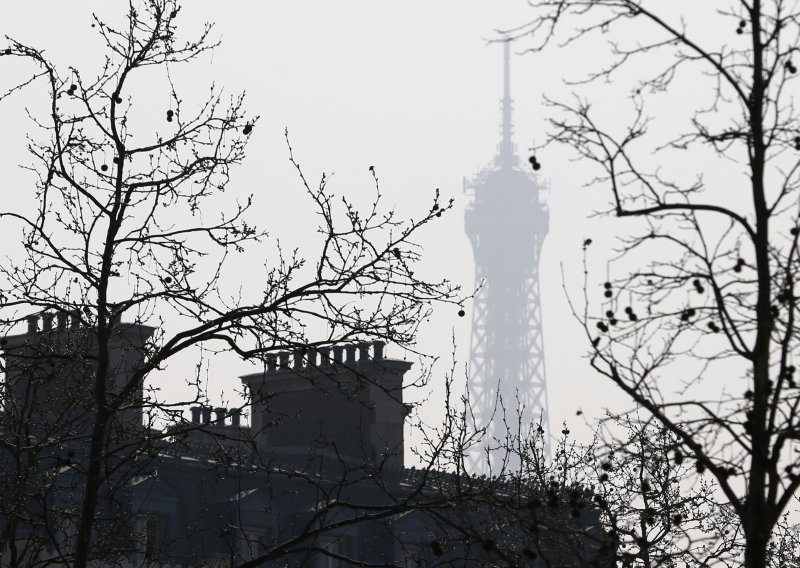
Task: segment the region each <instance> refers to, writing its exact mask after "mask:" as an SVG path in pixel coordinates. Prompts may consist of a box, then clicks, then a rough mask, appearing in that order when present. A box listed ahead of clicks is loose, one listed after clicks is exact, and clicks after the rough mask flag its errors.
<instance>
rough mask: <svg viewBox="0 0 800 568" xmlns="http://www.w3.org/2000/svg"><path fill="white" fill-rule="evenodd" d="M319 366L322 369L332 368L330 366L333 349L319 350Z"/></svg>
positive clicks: (322, 348)
mask: <svg viewBox="0 0 800 568" xmlns="http://www.w3.org/2000/svg"><path fill="white" fill-rule="evenodd" d="M319 365H320V367H330V365H331V348H330V347H320V348H319Z"/></svg>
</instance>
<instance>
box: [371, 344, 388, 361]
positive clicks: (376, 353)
mask: <svg viewBox="0 0 800 568" xmlns="http://www.w3.org/2000/svg"><path fill="white" fill-rule="evenodd" d="M385 346H386V342H385V341H373V342H372V353H373V355H372V356H373V358H374V359H375V360H376V361H378V360H379V359H383V348H384V347H385Z"/></svg>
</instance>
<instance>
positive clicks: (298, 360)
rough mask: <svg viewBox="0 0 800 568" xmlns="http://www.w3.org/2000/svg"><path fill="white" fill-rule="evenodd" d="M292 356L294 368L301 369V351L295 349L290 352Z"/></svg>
mask: <svg viewBox="0 0 800 568" xmlns="http://www.w3.org/2000/svg"><path fill="white" fill-rule="evenodd" d="M292 356H293V358H294V368H295V369H302V368H303V351H302V350H300V349H297V350H296V351H294V352H293V353H292Z"/></svg>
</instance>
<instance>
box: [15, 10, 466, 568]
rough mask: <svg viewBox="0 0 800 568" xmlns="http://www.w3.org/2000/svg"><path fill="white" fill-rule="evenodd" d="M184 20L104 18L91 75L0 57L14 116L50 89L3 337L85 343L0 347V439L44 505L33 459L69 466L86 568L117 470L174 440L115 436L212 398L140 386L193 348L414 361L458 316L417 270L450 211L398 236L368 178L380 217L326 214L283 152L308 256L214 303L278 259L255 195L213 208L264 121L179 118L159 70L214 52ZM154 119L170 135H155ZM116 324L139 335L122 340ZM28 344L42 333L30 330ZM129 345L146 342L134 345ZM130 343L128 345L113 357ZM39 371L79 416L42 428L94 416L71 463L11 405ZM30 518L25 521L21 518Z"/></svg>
mask: <svg viewBox="0 0 800 568" xmlns="http://www.w3.org/2000/svg"><path fill="white" fill-rule="evenodd" d="M179 19H180V7H179V6H178V5H177V4H176V3H175V2H174V1H172V0H148V1H147V2H145V3H144V5H143V7H142V8H141V9H139V8H135V7H134V3H133V2H131V3H130V4H129V6H128V13H127V18H126V19H125V21H124V23H123V24H122V25H121V26H120V27H116V26H113V25H109V24H107V23H105V22H103V21H101V20H100V19H99V18H97V17H95V18H94V24H93V27H94V28H95V30H96V31H97V33H98V34H99V36H100V41H101V43H102V45H103V47H104V49H105V53H106V59H105V63H104V65H103V66H102V67H101V68H100V69H99V70H98V71H97V72H95V73H94V74H92V73H89V74H87V73H86V72H82V71H81V70H79V69H74V68H68V69H59V68H58V67H57V66H56V65H55V64H53V63H52V62H51V61H50V60H48V58H47V57H46V56H45V54H44V53H43V52H42V51H40V50H38V49H36V48H34V47H30V46H27V45H23V44H22V43H19V42H17V41H15V40H13V39H11V38H8V44H7V47H5V48H4V49H2V50H0V56H2V58H3V59H23V60H25V61H29V62H30V63H32V64H33V65H34V66H35V72H34V74H33V75H32V76H31V77H30V78H29V79H28V80H26V81H24V82H23V83H21V84H17V85H5V86H4V89H3V90H4V92H6V93H7V94H6V95H5V97H8V96H14V95H15V94H17V93H18V92H20V91H23V92H24V90H25V89H34V88H37V87H38V86H40V85H41V86H43V87H44V88H45V90H46V92H47V95H48V100H49V103H48V107H47V108H46V109H35V108H33V109H29V114H30V115H31V116H32V117H33V121H34V124H35V127H36V129H37V133H36V135H35V136H31V138H30V140H29V142H28V148H29V150H30V152H31V154H32V156H33V158H34V163H33V165H31V166H30V167H31V169H32V171H34V172H35V173H36V175H37V176H38V183H37V185H36V188H35V193H34V194H33V197H34V198H35V199H32V200H31V201H32V202H34V203H35V206H34V208H33V209H31V210H26V209H20V210H12V209H7V210H5V211H2V212H0V218H2V223H3V224H4V226H5V227H12V226H13V227H14V228H15V229H14V230H17V231H19V234H21V235H22V239H21V246H20V248H19V249H17V250H11V249H12V246H11V244H9V248H8V250H7V251H6V252H5V255H6V257H7V258H8V259H10V261H9V262H4V263H3V264H2V266H0V274H2V282H0V299H2V306H0V310H1V311H2V316H0V317H1V318H2V322H3V325H4V326H5V330H4V331H5V334H10V333H14V332H16V330H17V329H18V328H16V327H15V326H16V325H17V324H18V323H20V322H21V321H22V320H23V319H24V318H25V317H28V316H38V315H41V314H45V315H44V319H43V320H41V321H43V322H44V323H43V326H44V329H43V330H42V331H44V332H53V333H57V332H59V330H63V329H64V328H65V326H67V325H69V326H72V327H74V328H75V329H78V328H79V329H80V330H81V331H80V338H81V339H80V344H79V345H70V346H68V348H65V347H64V346H63V345H61V346H59V347H57V348H56V347H55V345H56V344H55V343H52V342H51V343H48V342H40V343H37V344H36V346H34V347H32V346H31V344H30V343H29V342H28V343H26V342H22V341H17V342H16V343H15V341H16V340H14V339H11V338H9V339H8V340H7V341H6V347H7V353H10V354H11V355H10V356H9V357H10V359H9V357H7V361H6V364H7V368H6V369H5V375H6V380H5V383H4V389H5V395H6V396H5V398H4V401H5V403H4V404H5V405H6V410H13V411H14V412H16V414H13V413H12V414H7V416H12V417H13V419H12V427H11V431H12V432H14V433H16V436H10V437H8V436H7V437H6V438H4V442H3V450H4V452H6V455H7V456H10V457H9V459H11V460H12V461H16V467H17V469H16V470H15V471H16V472H17V473H20V474H21V473H23V472H26V471H27V470H26V469H25V468H26V467H28V466H30V467H29V469H33V470H37V471H35V472H34V473H33V474H31V476H28V477H25V476H22V477H20V478H15V479H29V480H31V483H34V484H35V489H36V490H39V489H42V488H44V487H55V486H54V485H52V484H51V485H47V483H48V480H47V479H45V478H43V477H42V476H43V475H44V474H43V473H42V471H43V470H42V468H44V471H45V472H46V471H50V469H48V468H49V466H48V467H44V465H43V461H42V460H43V459H44V458H42V457H41V456H42V455H48V456H54V455H55V456H57V458H58V459H62V457H63V459H67V458H68V459H69V460H72V461H73V462H74V464H73V465H74V471H75V472H76V474H75V477H74V478H73V479H72V482H71V483H74V484H76V485H77V490H76V493H75V494H76V495H79V500H78V502H77V503H76V509H75V510H73V511H70V512H69V514H70V515H71V522H72V523H73V525H74V535H73V536H72V542H73V545H74V546H73V549H72V550H73V551H74V554H73V553H72V552H70V556H69V562H70V564H71V565H73V566H77V567H84V566H86V565H87V563H88V562H89V560H90V559H91V558H92V557H93V555H94V554H95V553H96V552H97V551H98V550H99V548H98V547H97V545H98V542H97V539H96V538H95V537H93V534H97V529H98V526H100V525H101V524H102V522H103V520H104V516H105V515H106V514H110V513H109V512H107V511H101V502H102V497H103V495H104V494H105V493H107V492H113V491H115V490H116V489H118V484H117V481H118V480H119V476H120V475H123V473H120V471H122V470H123V469H124V468H122V466H121V465H120V464H122V463H127V464H130V463H133V462H134V461H135V460H131V459H127V460H126V457H128V458H130V457H131V456H134V455H136V456H141V455H148V453H149V454H151V455H157V454H158V452H159V451H160V450H159V447H160V444H163V443H166V442H167V441H169V440H171V439H172V437H173V436H172V434H170V430H169V428H167V429H166V430H163V431H160V430H159V431H157V430H155V429H151V430H148V431H147V432H148V434H147V435H146V436H144V437H133V438H131V437H128V438H124V436H123V437H122V438H120V437H119V436H116V434H115V432H116V431H117V423H118V422H119V421H120V417H121V416H123V415H127V413H133V414H132V415H133V416H134V419H138V420H140V421H141V420H142V419H145V420H146V421H149V423H150V424H158V423H161V424H164V423H166V424H167V425H170V424H171V423H174V422H175V411H176V409H180V408H182V407H185V406H186V405H187V404H188V403H192V402H195V401H197V400H201V399H202V398H203V397H204V393H203V391H202V389H201V387H200V383H199V381H198V382H197V390H198V392H197V396H196V397H195V398H193V399H191V400H182V401H163V400H159V397H158V396H157V393H156V392H155V391H151V390H149V388H148V383H147V378H148V376H149V375H150V374H151V373H153V372H154V371H157V370H159V369H160V368H161V367H162V366H163V365H164V364H165V363H166V362H167V361H169V360H170V359H171V358H173V357H174V356H175V355H177V354H179V353H182V352H185V351H187V350H190V349H198V353H201V351H200V350H199V348H202V349H205V350H223V351H231V352H233V353H235V354H237V355H239V356H241V357H244V358H251V359H252V358H256V359H258V358H262V359H264V360H266V358H267V355H268V354H269V353H271V352H274V351H277V350H280V349H284V348H287V347H289V348H301V347H302V348H306V349H313V348H316V347H324V346H326V345H330V344H332V343H335V342H337V341H348V340H355V339H359V340H367V339H382V340H387V341H391V342H394V343H397V344H400V345H403V346H407V347H411V348H412V349H413V344H414V338H415V333H416V330H417V326H418V324H419V322H420V321H423V320H424V315H425V314H426V313H427V311H428V310H429V309H430V306H431V303H433V302H441V301H444V302H457V301H458V298H457V297H456V295H455V293H456V289H455V288H454V287H453V286H452V285H450V284H449V283H448V282H447V281H441V282H437V283H432V282H427V281H425V280H422V279H420V278H419V277H418V276H416V275H415V272H414V268H415V264H416V263H417V261H418V260H419V259H420V254H421V249H420V247H419V245H418V244H416V243H415V241H414V239H415V238H416V235H417V232H418V231H419V229H421V228H422V227H423V226H424V225H426V224H427V223H429V222H431V221H435V220H436V218H437V217H440V216H441V215H442V213H443V212H446V211H447V210H448V209H449V207H450V205H449V204H447V203H444V204H442V203H440V201H439V197H438V195H436V196H432V201H431V204H430V206H429V207H427V208H426V209H425V210H424V211H421V212H420V215H419V216H418V217H417V218H416V219H415V220H402V219H398V218H397V217H396V216H395V214H394V213H393V212H392V211H387V210H385V209H383V208H382V206H381V203H380V201H381V194H380V190H379V186H378V180H377V176H375V174H374V171H373V177H374V182H375V199H374V203H373V204H372V205H371V206H369V207H368V208H366V209H360V208H359V207H357V206H356V205H355V204H352V203H350V202H348V201H346V200H344V199H341V200H340V199H339V198H337V197H335V196H334V195H333V194H332V193H331V191H330V190H329V188H328V186H327V181H328V180H327V178H326V177H325V176H323V178H322V179H321V181H320V182H319V184H318V185H315V184H312V183H309V182H308V181H307V180H306V178H305V177H304V176H303V174H302V171H301V170H300V166H299V165H298V164H297V163H296V162H295V159H294V157H293V156H292V155H291V147H290V148H289V151H290V156H291V160H292V163H293V164H294V165H295V166H296V167H297V170H298V173H299V176H300V183H301V185H302V187H303V188H304V189H305V191H306V193H307V194H308V197H309V199H310V201H311V202H312V203H313V204H314V206H315V207H316V213H317V215H318V219H319V234H318V237H319V238H318V243H319V244H318V247H317V248H316V250H313V251H311V250H307V251H303V253H302V254H299V253H293V254H290V255H284V254H278V255H277V256H272V257H269V258H270V260H268V262H267V264H266V265H265V266H264V267H263V270H262V272H261V274H260V275H258V276H255V275H254V277H253V278H252V279H251V280H252V281H253V283H254V284H257V285H255V286H254V287H252V288H251V289H248V288H247V287H246V286H245V287H244V289H242V290H240V291H228V290H226V289H224V287H223V285H222V281H223V280H224V276H225V271H226V269H227V267H228V266H229V263H230V259H231V258H232V257H237V256H238V257H241V256H242V255H245V254H249V255H251V256H248V257H246V258H252V255H254V254H259V252H260V253H261V255H262V256H261V257H262V258H263V257H264V256H267V255H268V254H269V253H264V248H263V247H262V248H259V246H260V244H261V243H265V242H266V240H267V234H266V231H265V230H264V229H263V228H259V227H258V226H256V225H255V224H254V223H252V222H251V220H250V218H249V216H248V215H249V213H250V209H251V204H252V198H251V197H250V196H247V195H245V196H239V197H235V196H231V197H229V198H227V199H226V200H225V202H224V203H225V204H226V207H223V208H220V203H222V201H221V200H220V199H221V197H222V196H223V193H222V192H223V191H225V190H226V187H227V186H228V182H229V179H230V172H231V169H232V168H233V167H234V166H236V165H238V164H240V163H241V162H242V161H243V159H244V157H245V148H246V144H247V140H248V137H249V136H250V135H251V133H252V132H253V130H254V128H255V124H256V121H257V117H256V116H248V114H247V113H246V111H245V109H244V96H243V95H238V96H233V97H228V96H226V95H224V94H223V93H222V92H221V90H219V89H218V88H216V87H212V89H211V91H210V94H209V95H208V97H207V98H206V99H204V100H199V101H193V102H191V103H190V102H187V100H186V98H185V97H184V95H183V94H182V93H181V88H180V85H179V82H173V80H172V79H171V75H170V73H169V69H170V68H171V67H172V66H175V65H182V64H185V63H189V62H191V61H192V60H194V59H196V58H197V57H198V55H200V54H202V53H204V52H206V51H208V50H211V49H213V48H214V47H216V43H215V42H214V41H213V40H211V39H210V34H211V26H210V25H207V26H206V27H205V29H204V30H203V31H202V33H201V34H200V35H199V37H196V38H194V39H192V40H190V41H186V42H183V41H182V40H180V39H179V37H178V35H177V31H176V22H177V21H178V20H179ZM155 76H158V78H157V79H154V77H155ZM153 81H161V85H162V87H163V88H164V89H165V90H166V91H167V92H168V94H169V100H170V104H169V107H168V108H163V109H153V108H152V106H151V105H150V104H149V103H148V102H147V100H148V91H149V89H151V88H152V85H154V84H155V83H154V82H153ZM140 101H145V102H140ZM151 114H152V115H153V116H156V115H158V116H161V120H162V121H163V122H161V123H160V124H159V125H158V126H155V127H152V128H148V124H150V123H149V122H148V120H149V119H151V118H153V117H152V116H149V115H151ZM142 117H145V118H146V119H147V120H143V119H142ZM137 121H138V122H137ZM37 140H44V141H43V142H41V143H39V142H37ZM287 142H288V137H287ZM230 189H231V188H228V190H230ZM278 251H279V249H278ZM48 314H49V315H48ZM123 319H125V321H132V322H134V324H123V323H121V322H122V320H123ZM155 319H161V320H163V321H166V322H168V323H167V326H166V328H165V329H163V330H162V329H159V330H156V329H153V328H145V327H142V326H141V325H140V324H143V323H146V322H149V321H151V320H155ZM54 322H55V323H54ZM320 322H321V323H323V324H325V326H326V327H327V329H328V335H327V336H326V337H323V338H321V340H320V341H317V342H312V341H310V340H309V339H308V338H307V337H306V336H305V334H304V330H305V329H306V326H307V325H309V324H312V323H315V324H318V323H320ZM29 325H30V326H32V327H31V331H32V332H36V331H37V328H36V326H37V323H36V320H35V319H32V320H30V323H29ZM132 329H137V330H140V332H139V333H140V335H139V336H138V337H136V338H127V339H125V338H126V337H127V336H126V335H125V334H126V333H128V332H129V331H130V330H132ZM143 329H144V330H145V331H141V330H143ZM121 338H122V339H121ZM123 340H124V341H127V342H128V343H127V344H125V345H123V346H122V347H121V346H120V345H121V344H120V341H123ZM59 345H60V344H59ZM134 346H135V347H136V348H137V349H138V352H139V353H140V355H141V356H140V357H139V358H138V359H137V360H135V361H132V360H128V363H125V365H129V366H128V367H125V369H126V372H125V373H122V372H120V369H121V368H120V364H121V363H120V353H121V352H126V350H127V351H129V350H131V349H133V347H134ZM14 349H16V350H17V351H14ZM198 356H200V355H198ZM122 359H124V357H122ZM45 360H47V361H50V362H53V361H55V363H54V364H53V365H52V366H51V367H49V368H47V369H45V370H43V371H41V372H40V374H39V375H38V377H39V378H38V379H37V380H38V381H39V382H40V383H46V382H47V380H48V378H49V379H52V378H54V377H61V376H62V375H63V373H64V372H66V371H67V370H68V371H69V372H70V373H73V372H74V371H75V368H76V367H75V365H76V360H77V361H78V363H79V366H80V367H81V369H82V370H81V373H79V374H80V377H79V378H76V381H78V382H75V383H72V384H71V387H72V388H75V389H78V390H79V392H72V393H71V394H70V396H72V397H73V398H63V397H64V396H66V394H65V393H63V392H62V393H60V394H59V395H58V396H59V397H61V398H54V397H55V396H56V395H54V394H53V392H52V391H46V390H45V391H41V392H40V394H39V395H38V397H39V398H35V397H34V399H35V400H38V401H39V402H38V403H37V404H38V406H39V407H40V409H41V407H42V406H49V407H50V408H51V409H52V407H53V406H57V405H62V404H63V405H65V407H74V406H75V405H74V404H73V402H74V400H73V399H74V398H78V395H80V396H79V398H80V399H81V403H82V404H85V406H84V408H86V409H87V410H86V412H84V413H83V414H82V415H81V416H62V417H61V418H62V419H63V420H62V421H61V422H56V424H63V423H69V424H70V425H72V426H74V428H71V430H69V437H70V439H71V440H78V442H79V445H80V448H81V453H80V455H78V456H60V455H58V453H57V452H56V451H55V449H58V448H59V447H61V446H63V444H64V440H65V436H64V435H56V434H55V433H49V434H48V433H47V432H41V431H39V432H37V433H36V435H35V436H33V435H31V434H30V433H27V432H24V430H25V428H27V423H26V422H25V412H26V409H30V408H32V406H31V405H30V404H29V405H27V406H26V404H23V403H21V401H23V399H22V398H20V397H19V396H17V395H18V394H19V392H18V391H17V393H16V394H10V393H12V392H13V391H14V387H15V385H14V377H15V376H19V374H20V373H21V372H22V371H21V370H20V369H23V368H24V369H26V370H27V371H30V368H31V365H39V364H40V363H42V362H44V361H45ZM9 361H13V364H12V363H10V362H9ZM61 361H68V362H64V363H63V364H62V363H60V362H61ZM37 368H38V367H37ZM120 377H124V381H123V382H122V384H120V380H121V379H120ZM36 384H38V383H36ZM137 393H138V394H139V395H142V393H144V394H143V396H141V397H140V398H139V400H143V401H144V408H141V407H140V408H131V404H132V402H131V401H135V400H137ZM73 395H74V396H73ZM34 399H24V400H34ZM34 406H36V405H34ZM159 421H160V422H159ZM140 423H141V422H140ZM137 426H138V425H137ZM159 432H160V433H159ZM114 440H116V441H114ZM122 448H124V450H123V449H122ZM34 455H35V456H38V457H35V456H34ZM31 456H34V457H31ZM28 458H30V459H28ZM48 459H50V458H48ZM52 459H56V458H52ZM26 460H27V461H26ZM23 462H24V463H23ZM137 471H139V470H137V469H136V468H135V467H132V466H130V467H128V469H127V470H125V471H124V475H125V476H127V477H126V478H130V477H131V476H133V475H135V474H136V472H137ZM45 477H46V475H45ZM20 483H21V482H20ZM43 484H44V485H43ZM30 494H31V488H30V487H25V486H22V485H18V486H17V487H15V489H14V491H11V492H6V490H5V488H4V490H3V506H4V508H5V511H4V514H6V518H7V519H12V521H13V520H20V521H21V520H26V519H28V517H27V516H26V511H27V512H30V511H31V510H32V509H31V507H32V505H30V502H31V501H30V499H29V497H30ZM14 495H16V496H17V497H18V499H17V501H14V498H13V497H12V496H14ZM25 499H27V504H26V506H25V507H22V506H20V505H21V500H25ZM65 514H66V513H65ZM46 529H47V530H50V529H49V528H46ZM14 531H15V525H14V522H11V523H7V524H6V525H4V526H3V535H2V536H3V544H4V545H5V546H6V547H11V548H13V547H14V545H15V543H16V542H17V541H18V539H17V536H18V535H16V534H15V533H14ZM18 560H19V561H20V562H21V557H18ZM13 563H17V562H16V561H14V562H13Z"/></svg>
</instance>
